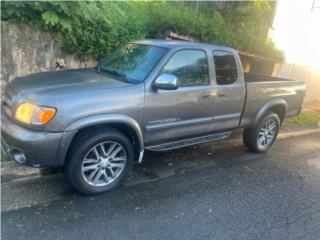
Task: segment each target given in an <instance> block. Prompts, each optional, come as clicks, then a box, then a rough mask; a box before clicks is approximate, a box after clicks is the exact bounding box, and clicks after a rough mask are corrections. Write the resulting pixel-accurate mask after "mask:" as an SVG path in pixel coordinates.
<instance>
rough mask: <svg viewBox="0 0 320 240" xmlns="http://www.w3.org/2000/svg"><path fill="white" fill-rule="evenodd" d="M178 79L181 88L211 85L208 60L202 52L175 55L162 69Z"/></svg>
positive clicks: (189, 51) (195, 51) (183, 52)
mask: <svg viewBox="0 0 320 240" xmlns="http://www.w3.org/2000/svg"><path fill="white" fill-rule="evenodd" d="M162 72H165V73H171V74H174V75H176V76H177V77H178V79H179V82H180V86H192V85H204V84H208V83H209V75H208V60H207V56H206V54H205V52H203V51H201V50H183V51H179V52H177V53H175V54H174V55H173V56H172V57H171V59H170V60H169V62H168V63H167V64H166V65H165V67H164V68H163V69H162Z"/></svg>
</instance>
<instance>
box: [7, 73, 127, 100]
mask: <svg viewBox="0 0 320 240" xmlns="http://www.w3.org/2000/svg"><path fill="white" fill-rule="evenodd" d="M126 85H130V83H127V82H122V81H120V80H117V79H114V78H111V77H110V76H109V75H107V74H105V73H99V72H97V71H96V70H95V69H93V68H90V69H75V70H60V71H54V72H41V73H34V74H30V75H26V76H22V77H18V78H16V79H14V80H12V81H11V82H10V83H9V84H8V87H9V88H10V90H11V91H12V92H13V94H14V95H35V94H49V95H51V94H56V95H60V94H64V93H68V92H69V93H70V92H82V91H88V90H92V89H104V88H107V89H109V88H117V87H121V86H126Z"/></svg>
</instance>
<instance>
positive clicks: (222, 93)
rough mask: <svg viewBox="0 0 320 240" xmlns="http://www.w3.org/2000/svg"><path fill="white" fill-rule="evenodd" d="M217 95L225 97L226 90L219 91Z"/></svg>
mask: <svg viewBox="0 0 320 240" xmlns="http://www.w3.org/2000/svg"><path fill="white" fill-rule="evenodd" d="M218 96H219V97H225V96H227V93H226V92H219V93H218Z"/></svg>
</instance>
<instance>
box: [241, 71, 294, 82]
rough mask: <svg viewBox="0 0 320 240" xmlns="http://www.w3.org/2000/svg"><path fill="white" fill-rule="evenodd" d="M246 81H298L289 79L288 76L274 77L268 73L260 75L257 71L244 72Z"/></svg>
mask: <svg viewBox="0 0 320 240" xmlns="http://www.w3.org/2000/svg"><path fill="white" fill-rule="evenodd" d="M244 81H245V82H247V83H253V82H283V81H286V82H287V81H289V82H296V81H295V80H291V79H287V78H279V77H272V76H268V75H260V74H255V73H244Z"/></svg>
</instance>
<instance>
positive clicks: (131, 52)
mask: <svg viewBox="0 0 320 240" xmlns="http://www.w3.org/2000/svg"><path fill="white" fill-rule="evenodd" d="M166 52H167V49H165V48H161V47H155V46H150V45H143V44H136V43H130V44H127V45H125V46H123V47H120V48H118V49H117V50H115V51H114V52H112V53H111V54H110V55H109V56H108V57H106V58H104V59H102V60H101V62H100V69H101V71H105V72H107V73H110V74H114V75H117V76H120V77H121V76H122V77H123V78H125V79H127V80H132V81H139V82H141V81H143V80H144V79H145V78H146V77H147V76H148V75H149V73H150V72H151V71H152V69H153V68H154V67H155V66H156V64H157V63H158V62H159V61H160V59H161V58H162V57H163V56H164V54H165V53H166Z"/></svg>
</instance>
